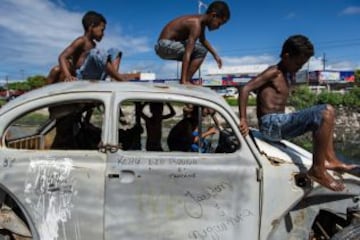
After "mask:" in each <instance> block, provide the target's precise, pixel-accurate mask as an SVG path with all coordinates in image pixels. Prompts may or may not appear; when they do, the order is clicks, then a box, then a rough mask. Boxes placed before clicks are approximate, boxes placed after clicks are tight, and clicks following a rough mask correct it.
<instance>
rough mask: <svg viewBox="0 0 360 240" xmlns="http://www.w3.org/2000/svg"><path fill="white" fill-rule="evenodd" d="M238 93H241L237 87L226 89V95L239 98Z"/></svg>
mask: <svg viewBox="0 0 360 240" xmlns="http://www.w3.org/2000/svg"><path fill="white" fill-rule="evenodd" d="M238 95H239V94H238V90H237V88H234V87H228V88H227V89H226V93H225V97H234V98H237V97H238Z"/></svg>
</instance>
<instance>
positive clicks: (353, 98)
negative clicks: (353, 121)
mask: <svg viewBox="0 0 360 240" xmlns="http://www.w3.org/2000/svg"><path fill="white" fill-rule="evenodd" d="M343 103H344V105H345V106H348V107H360V87H354V88H353V89H351V90H350V91H349V92H348V93H346V94H345V95H344V98H343Z"/></svg>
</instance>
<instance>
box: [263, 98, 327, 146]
mask: <svg viewBox="0 0 360 240" xmlns="http://www.w3.org/2000/svg"><path fill="white" fill-rule="evenodd" d="M325 109H326V104H322V105H316V106H313V107H310V108H307V109H304V110H301V111H298V112H293V113H272V114H267V115H264V116H262V117H261V120H260V122H261V125H260V132H261V133H262V134H263V136H264V137H265V138H266V139H268V140H270V141H280V140H281V139H290V138H294V137H297V136H300V135H302V134H304V133H306V132H309V131H312V132H314V131H316V130H317V129H319V126H320V124H321V121H322V119H323V117H322V112H323V111H324V110H325Z"/></svg>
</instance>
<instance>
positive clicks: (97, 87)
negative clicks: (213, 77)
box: [0, 80, 226, 112]
mask: <svg viewBox="0 0 360 240" xmlns="http://www.w3.org/2000/svg"><path fill="white" fill-rule="evenodd" d="M80 92H113V93H117V94H121V93H125V92H127V93H132V92H133V93H137V94H138V95H139V96H141V93H159V94H164V93H169V94H177V95H183V96H189V97H195V98H202V99H204V100H208V101H212V102H222V103H225V104H226V102H225V100H224V99H223V98H222V97H221V96H219V95H218V94H217V93H216V92H214V91H213V90H211V89H209V88H206V87H202V86H196V85H182V84H179V83H176V84H174V83H171V84H163V83H152V82H111V81H87V80H82V81H73V82H61V83H56V84H51V85H47V86H44V87H41V88H39V89H36V90H32V91H29V92H27V93H25V94H23V95H21V96H19V97H18V98H16V99H14V100H12V101H11V102H9V103H7V104H5V105H4V106H3V107H2V108H1V109H0V112H4V111H7V110H9V109H10V108H12V107H16V106H17V105H19V104H22V103H24V102H25V101H26V102H27V101H32V100H35V99H38V98H42V97H46V96H51V95H59V94H64V93H80Z"/></svg>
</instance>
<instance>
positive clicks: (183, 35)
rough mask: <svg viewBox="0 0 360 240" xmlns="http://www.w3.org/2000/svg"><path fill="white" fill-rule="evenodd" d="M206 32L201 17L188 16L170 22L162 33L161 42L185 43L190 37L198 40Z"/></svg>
mask: <svg viewBox="0 0 360 240" xmlns="http://www.w3.org/2000/svg"><path fill="white" fill-rule="evenodd" d="M204 31H205V26H204V25H202V24H201V15H186V16H182V17H179V18H176V19H174V20H172V21H171V22H169V23H168V24H167V25H166V26H165V27H164V28H163V30H162V32H161V33H160V36H159V40H160V39H168V40H174V41H185V40H188V39H189V37H190V36H192V37H193V38H194V39H197V38H199V36H200V35H201V34H203V33H204Z"/></svg>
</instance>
